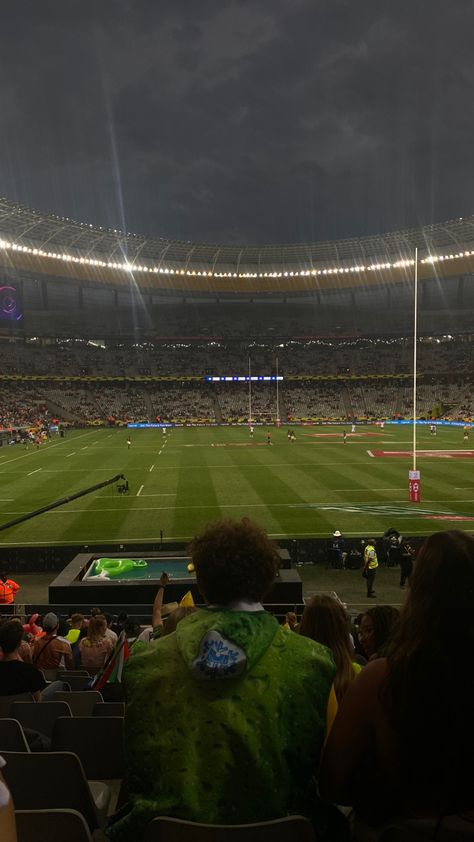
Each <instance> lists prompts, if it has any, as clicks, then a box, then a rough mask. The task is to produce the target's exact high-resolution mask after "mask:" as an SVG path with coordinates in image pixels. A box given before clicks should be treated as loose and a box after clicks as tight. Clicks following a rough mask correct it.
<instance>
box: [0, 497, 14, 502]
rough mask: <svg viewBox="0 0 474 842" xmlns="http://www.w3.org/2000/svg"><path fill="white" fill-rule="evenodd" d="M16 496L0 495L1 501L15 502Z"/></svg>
mask: <svg viewBox="0 0 474 842" xmlns="http://www.w3.org/2000/svg"><path fill="white" fill-rule="evenodd" d="M14 499H15V498H14V497H0V503H13V501H14Z"/></svg>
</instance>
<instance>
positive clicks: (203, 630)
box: [108, 518, 336, 842]
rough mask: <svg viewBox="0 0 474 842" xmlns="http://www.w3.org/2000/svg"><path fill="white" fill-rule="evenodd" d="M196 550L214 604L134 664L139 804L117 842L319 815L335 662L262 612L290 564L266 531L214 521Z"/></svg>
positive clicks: (131, 703) (123, 817)
mask: <svg viewBox="0 0 474 842" xmlns="http://www.w3.org/2000/svg"><path fill="white" fill-rule="evenodd" d="M190 554H191V558H192V561H193V563H194V565H195V569H196V578H197V583H198V587H199V590H200V592H201V595H202V597H203V599H204V600H205V602H206V604H207V607H206V608H204V609H202V610H200V611H197V612H195V613H193V614H191V615H190V616H188V617H186V618H185V619H183V620H182V621H181V622H180V623H179V625H178V626H177V628H176V631H175V632H173V633H172V634H170V635H166V636H164V637H162V638H161V639H159V640H156V641H154V642H152V643H150V644H149V646H148V647H147V649H146V650H145V651H144V652H143V653H140V654H137V655H135V656H134V657H133V658H130V659H129V660H128V662H127V665H126V668H125V672H124V683H125V691H126V700H127V705H126V717H125V754H126V769H127V780H126V783H127V789H128V794H129V803H128V804H127V805H126V807H124V809H123V810H122V811H121V812H120V813H119V814H117V815H116V816H115V817H114V820H113V822H112V824H111V825H110V826H109V829H108V834H109V837H110V839H112V840H117V842H119V841H120V842H124V841H125V840H132V839H133V840H140V839H142V838H143V834H144V831H145V828H146V826H147V824H148V823H149V822H150V821H151V820H152V819H153V818H154V817H155V816H158V815H167V816H174V817H177V818H183V819H187V820H190V821H195V822H206V823H212V824H218V823H222V824H238V823H249V822H256V821H267V820H270V819H274V818H279V817H282V816H285V815H287V814H290V813H304V814H306V815H309V813H310V812H311V808H312V803H311V802H312V792H311V790H310V783H311V779H312V777H313V776H314V775H315V774H316V773H317V770H318V765H319V759H320V754H321V750H322V747H323V743H324V740H325V735H326V730H327V714H328V705H330V704H331V700H332V698H334V691H333V689H332V684H333V680H334V675H335V671H336V669H335V664H334V660H333V657H332V655H331V653H330V652H329V650H328V649H327V648H326V647H325V646H322V645H321V644H319V643H316V642H315V641H313V640H310V639H309V638H304V637H302V636H300V635H296V634H288V633H287V632H286V631H285V630H284V629H282V628H281V626H279V624H278V622H277V620H276V619H275V618H274V617H273V616H272V615H271V614H269V613H267V612H266V611H265V610H264V609H263V606H262V604H261V603H262V599H263V598H264V596H265V594H266V593H267V592H268V591H269V589H270V588H271V585H272V583H273V581H274V578H275V575H276V573H277V570H278V567H279V556H278V553H277V550H276V548H275V546H274V545H273V544H272V543H271V542H270V541H269V539H268V537H267V535H266V533H265V532H264V531H263V530H262V529H261V528H260V527H259V526H257V524H255V523H253V522H251V521H250V520H248V519H246V518H244V519H243V520H241V521H234V520H231V519H225V520H221V521H217V522H215V523H211V524H208V525H207V526H206V527H205V529H204V530H203V532H202V533H201V534H200V535H198V536H197V537H196V538H195V539H194V540H193V542H192V543H191V545H190ZM334 712H335V711H334Z"/></svg>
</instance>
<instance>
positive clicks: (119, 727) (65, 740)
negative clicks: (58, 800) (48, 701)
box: [51, 716, 124, 781]
mask: <svg viewBox="0 0 474 842" xmlns="http://www.w3.org/2000/svg"><path fill="white" fill-rule="evenodd" d="M123 725H124V720H123V717H122V716H108V717H105V716H78V717H75V716H72V717H70V716H69V717H59V719H57V720H56V722H55V723H54V728H53V736H52V740H51V749H52V750H53V751H73V752H74V753H75V754H77V756H78V757H79V759H80V761H81V763H82V767H83V769H84V772H85V775H86V777H87V779H88V780H98V781H104V780H113V779H119V778H122V777H123V769H124V760H123Z"/></svg>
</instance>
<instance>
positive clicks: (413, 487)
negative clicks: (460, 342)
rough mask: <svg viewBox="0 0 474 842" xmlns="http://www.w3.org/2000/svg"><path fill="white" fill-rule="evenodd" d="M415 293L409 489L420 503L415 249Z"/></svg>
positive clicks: (415, 501) (416, 260)
mask: <svg viewBox="0 0 474 842" xmlns="http://www.w3.org/2000/svg"><path fill="white" fill-rule="evenodd" d="M414 280H415V291H414V293H415V294H414V307H413V464H412V469H411V470H410V471H408V489H409V496H410V501H411V502H412V503H419V502H420V499H421V493H420V490H421V477H420V471H418V470H417V467H416V418H417V403H416V401H417V394H416V385H417V356H416V352H417V342H418V248H415V274H414Z"/></svg>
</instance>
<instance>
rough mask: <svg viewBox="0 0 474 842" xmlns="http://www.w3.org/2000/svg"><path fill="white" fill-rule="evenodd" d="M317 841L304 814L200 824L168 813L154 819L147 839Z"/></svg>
mask: <svg viewBox="0 0 474 842" xmlns="http://www.w3.org/2000/svg"><path fill="white" fill-rule="evenodd" d="M289 839H295V840H298V842H316V838H315V835H314V830H313V827H312V825H311V823H310V822H309V821H308V819H305V818H304V817H303V816H287V817H285V818H283V819H274V820H273V821H268V822H258V823H255V824H238V825H236V824H234V825H232V824H231V825H213V824H197V823H196V822H187V821H184V820H182V819H173V818H169V817H168V816H159V817H158V818H156V819H153V821H152V822H150V824H149V825H148V827H147V829H146V831H145V837H144V842H288V840H289Z"/></svg>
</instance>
